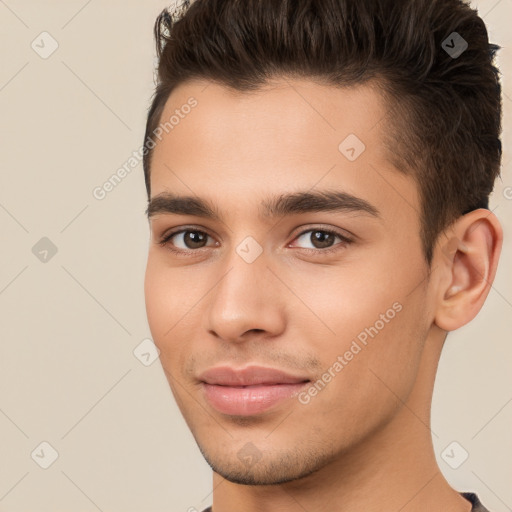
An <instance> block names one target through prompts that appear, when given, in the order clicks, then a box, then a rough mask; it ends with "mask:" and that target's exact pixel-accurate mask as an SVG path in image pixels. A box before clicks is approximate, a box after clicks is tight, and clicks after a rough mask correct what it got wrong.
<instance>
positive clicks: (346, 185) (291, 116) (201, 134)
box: [145, 80, 432, 484]
mask: <svg viewBox="0 0 512 512" xmlns="http://www.w3.org/2000/svg"><path fill="white" fill-rule="evenodd" d="M191 98H193V100H191ZM192 103H193V104H194V107H193V108H187V107H184V105H187V104H189V105H191V104H192ZM176 110H178V111H179V113H181V115H178V117H179V122H173V126H172V129H168V130H167V132H168V133H166V132H165V131H164V133H163V136H162V137H161V140H159V141H157V144H156V147H155V149H154V153H153V159H152V164H151V201H152V202H151V206H150V208H149V215H150V229H151V241H150V247H149V255H148V262H147V269H146V276H145V298H146V308H147V316H148V321H149V326H150V329H151V333H152V336H153V339H154V341H155V343H156V345H157V347H158V348H159V349H160V359H161V363H162V366H163V368H164V371H165V374H166V376H167V379H168V381H169V384H170V386H171V389H172V391H173V394H174V396H175V398H176V401H177V403H178V405H179V407H180V409H181V412H182V414H183V416H184V418H185V420H186V422H187V424H188V426H189V428H190V430H191V432H192V434H193V435H194V437H195V439H196V441H197V443H198V446H199V448H200V450H201V451H202V453H203V455H204V456H205V458H206V460H207V461H208V463H209V464H210V465H211V466H212V468H213V469H214V470H215V471H216V472H217V473H219V474H220V475H222V476H223V477H225V478H227V479H228V480H231V481H233V482H238V483H247V484H271V483H280V482H285V481H290V480H294V479H297V478H300V477H303V476H306V475H308V474H311V473H313V472H315V471H318V470H320V469H322V468H326V467H328V466H329V465H331V464H335V463H339V462H340V461H342V460H343V457H344V455H346V454H348V453H350V450H352V449H353V448H354V447H355V446H356V445H357V444H358V443H359V442H361V441H363V440H364V439H366V438H369V437H370V436H371V435H372V434H373V433H374V432H376V431H378V430H379V429H381V428H382V427H383V426H384V425H385V424H387V423H388V422H389V421H390V420H391V419H392V418H393V417H394V415H395V414H396V412H397V409H398V403H399V401H400V400H402V401H406V400H407V397H408V396H409V394H410V392H411V389H412V388H413V385H414V383H415V378H416V375H417V372H418V368H419V365H420V359H421V354H422V350H423V347H424V343H425V340H426V338H427V336H428V333H429V329H430V326H431V322H432V319H431V315H430V313H429V311H430V309H429V308H430V305H429V304H430V297H429V291H428V279H427V278H426V276H427V275H428V268H427V265H426V262H425V260H424V256H423V253H422V249H421V241H420V221H419V213H418V212H419V211H420V199H419V194H418V190H417V185H416V182H415V181H414V179H413V178H412V177H411V176H406V175H404V174H401V173H400V172H399V171H397V170H396V169H395V168H394V167H393V166H392V165H391V164H390V163H389V160H390V159H389V158H388V155H387V154H386V152H385V150H384V146H383V142H382V141H383V135H384V133H383V131H382V130H383V129H384V124H385V121H386V120H387V118H386V114H387V113H388V110H387V105H386V103H385V102H384V101H383V99H382V98H381V97H380V96H379V95H378V93H377V92H376V91H375V90H374V89H372V88H371V87H370V86H357V87H355V88H350V89H348V88H347V89H335V88H333V87H328V86H323V85H318V84H315V83H313V82H309V81H299V80H294V81H286V80H282V81H275V82H273V83H272V84H271V85H267V86H266V87H265V88H264V89H262V90H259V91H258V92H256V93H250V94H248V93H234V92H232V91H229V90H228V89H226V88H223V87H221V86H219V85H215V84H213V83H207V82H188V83H185V84H182V85H181V86H180V87H179V88H177V89H176V90H175V91H174V92H173V93H172V95H171V96H170V98H169V100H168V102H167V105H166V108H165V111H164V113H163V116H162V119H161V121H162V123H163V122H165V121H167V120H169V119H170V118H171V116H173V115H175V117H176ZM175 121H176V119H175ZM347 137H348V138H347ZM363 144H364V146H363ZM301 194H306V195H305V196H301ZM185 196H187V197H190V196H192V197H193V198H195V199H196V202H195V203H190V201H185V200H180V198H183V197H185ZM199 201H201V203H199ZM203 203H204V204H203ZM202 206H204V207H202ZM161 242H162V243H161ZM383 383H385V385H384V384H383ZM390 389H392V390H393V393H391V392H390Z"/></svg>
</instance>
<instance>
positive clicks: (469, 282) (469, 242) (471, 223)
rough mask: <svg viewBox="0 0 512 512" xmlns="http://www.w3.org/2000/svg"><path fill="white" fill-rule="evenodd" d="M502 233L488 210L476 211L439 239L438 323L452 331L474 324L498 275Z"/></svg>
mask: <svg viewBox="0 0 512 512" xmlns="http://www.w3.org/2000/svg"><path fill="white" fill-rule="evenodd" d="M502 242H503V231H502V228H501V225H500V223H499V221H498V219H497V218H496V216H495V215H494V214H493V213H492V212H489V211H488V210H484V209H478V210H474V211H472V212H470V213H468V214H466V215H464V216H462V217H461V218H460V219H458V220H457V221H456V222H455V223H454V224H453V225H452V226H451V227H450V235H449V238H448V239H447V238H446V236H444V237H443V236H440V237H439V242H438V246H437V248H436V256H435V257H436V258H437V260H438V261H437V264H438V266H439V267H440V272H442V273H443V274H444V279H441V280H440V285H439V290H438V292H439V293H438V297H439V299H438V304H437V308H436V315H435V320H434V321H435V323H436V325H437V326H438V327H440V328H441V329H444V330H446V331H453V330H455V329H458V328H459V327H462V326H463V325H465V324H466V323H468V322H469V321H471V320H472V319H473V318H474V317H475V316H476V315H477V313H478V312H479V311H480V309H481V308H482V306H483V304H484V302H485V299H486V298H487V295H488V293H489V290H490V288H491V285H492V282H493V280H494V277H495V275H496V269H497V266H498V259H499V255H500V252H501V246H502Z"/></svg>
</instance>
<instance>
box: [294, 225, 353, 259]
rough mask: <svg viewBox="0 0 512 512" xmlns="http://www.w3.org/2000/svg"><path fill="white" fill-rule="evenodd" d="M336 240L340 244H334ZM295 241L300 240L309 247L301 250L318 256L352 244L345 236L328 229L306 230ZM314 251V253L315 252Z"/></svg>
mask: <svg viewBox="0 0 512 512" xmlns="http://www.w3.org/2000/svg"><path fill="white" fill-rule="evenodd" d="M336 239H339V240H340V241H341V243H338V244H336V243H335V242H336ZM296 240H298V241H300V240H302V241H303V242H302V243H303V244H304V242H305V243H306V244H310V246H309V247H307V246H306V247H302V249H304V250H306V251H311V252H318V253H320V254H322V253H326V252H329V251H330V250H337V249H338V247H337V246H340V248H342V247H345V246H346V245H348V244H349V243H351V242H352V240H350V239H349V238H347V237H346V236H343V235H342V234H341V233H338V232H336V231H332V230H330V229H319V228H316V229H308V230H307V231H303V232H302V233H301V234H300V235H299V236H298V237H297V238H296ZM315 250H316V251H315Z"/></svg>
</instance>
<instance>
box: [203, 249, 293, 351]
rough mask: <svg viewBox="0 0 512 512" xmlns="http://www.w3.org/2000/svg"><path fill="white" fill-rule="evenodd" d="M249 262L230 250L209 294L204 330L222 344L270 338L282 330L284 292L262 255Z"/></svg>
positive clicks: (283, 327) (284, 311)
mask: <svg viewBox="0 0 512 512" xmlns="http://www.w3.org/2000/svg"><path fill="white" fill-rule="evenodd" d="M249 261H250V259H249V260H246V259H244V258H243V257H241V256H240V255H239V254H238V253H237V252H236V251H234V250H233V253H232V254H231V255H230V257H229V258H228V259H227V260H226V267H225V272H224V273H223V275H222V277H221V278H220V280H219V282H218V284H217V285H216V286H215V287H214V288H213V289H212V292H211V294H210V298H209V303H208V312H207V314H206V315H205V322H206V329H207V331H208V332H209V333H210V334H211V335H213V336H215V337H217V338H220V339H222V340H224V341H228V342H233V343H240V342H244V341H246V340H249V339H254V336H255V335H256V336H259V337H262V338H266V337H274V336H277V335H279V334H280V333H282V332H283V331H284V329H285V322H286V298H287V297H286V289H284V287H283V286H282V284H281V283H280V282H279V280H277V279H276V277H275V275H274V273H273V272H272V271H271V270H270V268H269V267H268V261H267V259H266V257H265V253H262V254H260V255H259V256H258V257H257V258H256V259H255V260H254V261H252V262H249Z"/></svg>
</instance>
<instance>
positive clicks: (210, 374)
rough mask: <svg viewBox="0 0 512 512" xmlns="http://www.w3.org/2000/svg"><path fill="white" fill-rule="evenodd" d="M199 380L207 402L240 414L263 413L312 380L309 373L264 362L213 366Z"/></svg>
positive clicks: (229, 413)
mask: <svg viewBox="0 0 512 512" xmlns="http://www.w3.org/2000/svg"><path fill="white" fill-rule="evenodd" d="M199 380H200V381H201V386H202V389H203V392H204V396H205V398H206V400H207V402H208V403H209V404H210V405H211V406H212V407H213V408H214V409H216V410H217V411H219V412H221V413H223V414H228V415H237V416H251V415H254V414H260V413H262V412H264V411H266V410H268V409H270V408H271V407H274V406H276V405H277V404H278V403H282V402H283V401H285V400H286V399H288V398H291V397H292V396H295V395H296V394H297V393H299V391H300V390H301V389H302V388H303V387H304V386H305V385H306V384H307V383H308V382H310V380H309V379H307V378H306V377H303V376H295V375H290V374H288V373H286V372H284V371H282V370H277V369H275V368H267V367H262V366H250V367H246V368H243V369H235V368H231V367H229V366H220V367H216V368H210V369H208V370H206V371H205V372H203V373H202V374H201V375H200V376H199Z"/></svg>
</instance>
